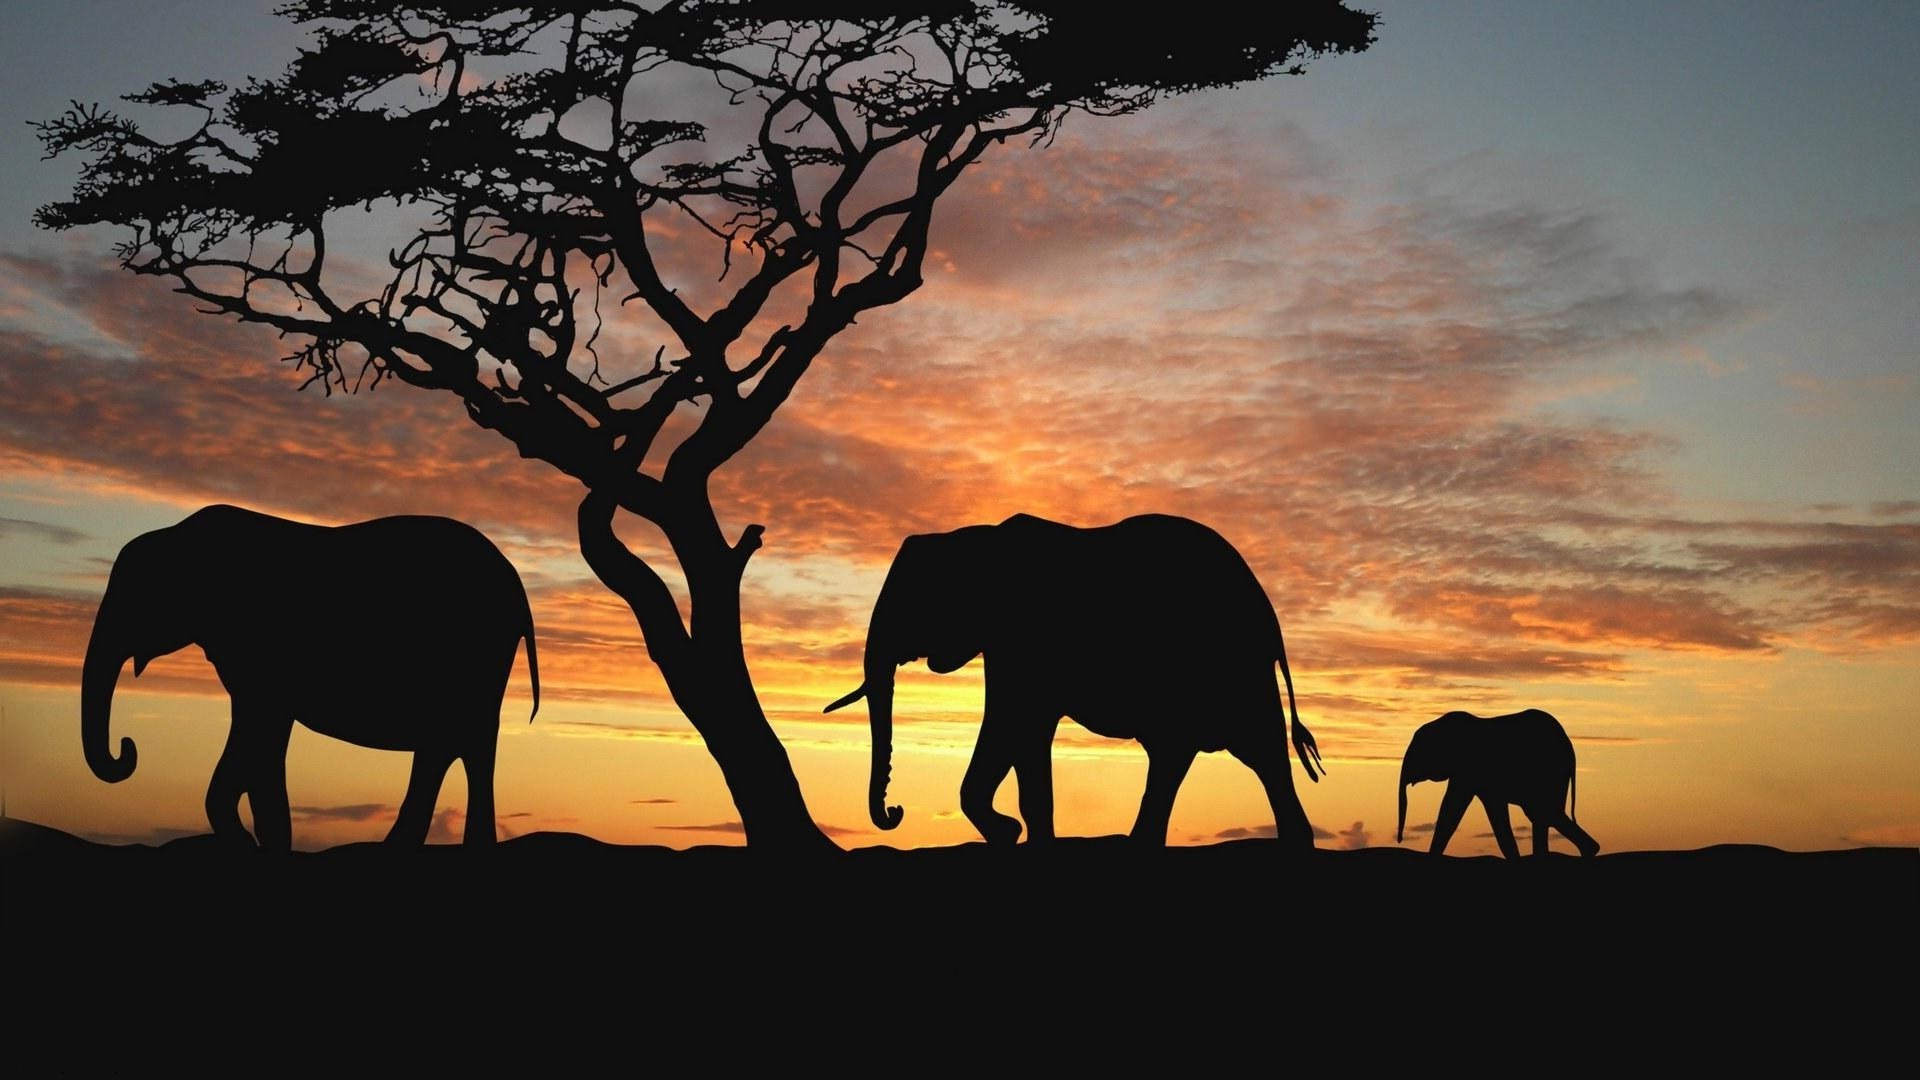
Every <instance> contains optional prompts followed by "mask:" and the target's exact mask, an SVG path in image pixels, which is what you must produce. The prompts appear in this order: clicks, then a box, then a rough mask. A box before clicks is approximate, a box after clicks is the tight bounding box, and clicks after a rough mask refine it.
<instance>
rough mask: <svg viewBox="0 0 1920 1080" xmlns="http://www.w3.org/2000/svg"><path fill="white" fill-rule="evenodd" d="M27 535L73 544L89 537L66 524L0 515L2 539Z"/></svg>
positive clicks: (55, 542) (19, 537)
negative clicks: (51, 523) (53, 523)
mask: <svg viewBox="0 0 1920 1080" xmlns="http://www.w3.org/2000/svg"><path fill="white" fill-rule="evenodd" d="M27 537H31V538H33V539H38V540H45V541H48V542H49V543H54V544H63V545H68V546H71V545H73V544H78V543H80V542H81V541H83V540H85V539H87V534H86V533H83V532H81V531H80V530H79V529H70V528H68V527H67V526H65V525H50V524H48V523H47V522H44V521H29V520H27V519H25V518H11V517H0V540H13V539H21V538H27Z"/></svg>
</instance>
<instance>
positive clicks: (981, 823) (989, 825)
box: [971, 813, 1020, 846]
mask: <svg viewBox="0 0 1920 1080" xmlns="http://www.w3.org/2000/svg"><path fill="white" fill-rule="evenodd" d="M971 820H972V821H973V827H974V828H976V829H979V830H980V835H981V836H983V837H985V838H986V841H987V843H989V844H993V845H996V846H1002V845H1011V844H1013V843H1016V842H1017V841H1019V839H1020V822H1019V820H1018V819H1016V818H1010V817H1008V816H1007V815H1005V814H1000V813H996V814H994V815H993V816H991V817H988V816H986V815H984V814H983V815H981V816H979V817H974V818H972V819H971Z"/></svg>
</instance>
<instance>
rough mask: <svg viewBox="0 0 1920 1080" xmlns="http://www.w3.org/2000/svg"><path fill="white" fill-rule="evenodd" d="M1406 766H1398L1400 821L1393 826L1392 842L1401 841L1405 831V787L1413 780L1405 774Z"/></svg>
mask: <svg viewBox="0 0 1920 1080" xmlns="http://www.w3.org/2000/svg"><path fill="white" fill-rule="evenodd" d="M1407 771H1408V770H1407V767H1406V765H1405V764H1404V763H1403V764H1402V765H1401V766H1400V823H1399V824H1397V825H1395V826H1394V827H1393V842H1394V843H1396V844H1398V843H1401V842H1402V840H1403V839H1404V838H1405V836H1406V833H1407V787H1408V785H1410V784H1412V783H1413V781H1412V779H1410V778H1409V777H1408V776H1407Z"/></svg>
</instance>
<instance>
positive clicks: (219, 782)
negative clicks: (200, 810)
mask: <svg viewBox="0 0 1920 1080" xmlns="http://www.w3.org/2000/svg"><path fill="white" fill-rule="evenodd" d="M238 741H239V729H238V727H237V725H236V727H235V729H234V730H233V731H231V732H229V733H228V734H227V745H226V748H225V749H223V750H221V751H220V760H219V762H218V763H216V764H215V765H214V767H213V778H212V779H211V780H210V781H208V783H207V825H208V826H209V827H211V828H212V829H213V834H214V835H215V836H218V837H220V838H221V839H223V840H230V841H234V842H236V843H245V844H248V845H249V846H251V845H252V843H253V837H251V836H249V835H247V826H246V824H245V823H244V822H242V821H241V820H240V796H241V795H243V794H245V793H246V783H245V781H244V779H243V777H244V776H245V773H246V770H245V768H244V766H243V765H242V764H241V752H240V750H239V749H238V748H237V747H236V743H237V742H238Z"/></svg>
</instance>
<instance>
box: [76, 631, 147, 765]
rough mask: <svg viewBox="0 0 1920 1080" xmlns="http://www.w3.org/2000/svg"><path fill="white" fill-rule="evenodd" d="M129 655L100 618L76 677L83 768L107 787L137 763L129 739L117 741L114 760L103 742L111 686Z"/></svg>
mask: <svg viewBox="0 0 1920 1080" xmlns="http://www.w3.org/2000/svg"><path fill="white" fill-rule="evenodd" d="M131 655H132V650H130V649H126V648H122V647H119V646H118V645H117V644H116V643H115V634H114V633H113V631H112V628H111V627H110V626H108V625H106V621H105V619H104V618H103V619H98V620H96V621H95V622H94V627H93V637H92V638H91V639H90V640H89V641H88V642H87V659H86V663H85V665H84V666H83V667H82V668H81V675H80V741H81V744H82V746H83V748H84V749H85V751H86V757H87V767H88V768H90V769H92V770H93V775H95V776H97V777H99V778H100V779H102V780H105V781H106V782H107V783H109V784H117V783H119V782H120V781H122V780H125V779H126V778H127V777H129V776H132V775H133V766H134V763H135V762H136V761H137V760H138V755H137V754H136V753H135V751H134V746H133V740H132V739H128V738H122V739H121V740H120V754H119V756H118V757H116V756H114V754H113V753H112V751H111V749H110V748H109V746H108V739H107V721H108V718H109V717H110V716H111V715H112V712H113V688H114V684H115V683H117V682H119V681H120V669H121V668H122V667H125V666H126V663H127V660H128V658H129V657H130V656H131Z"/></svg>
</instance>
